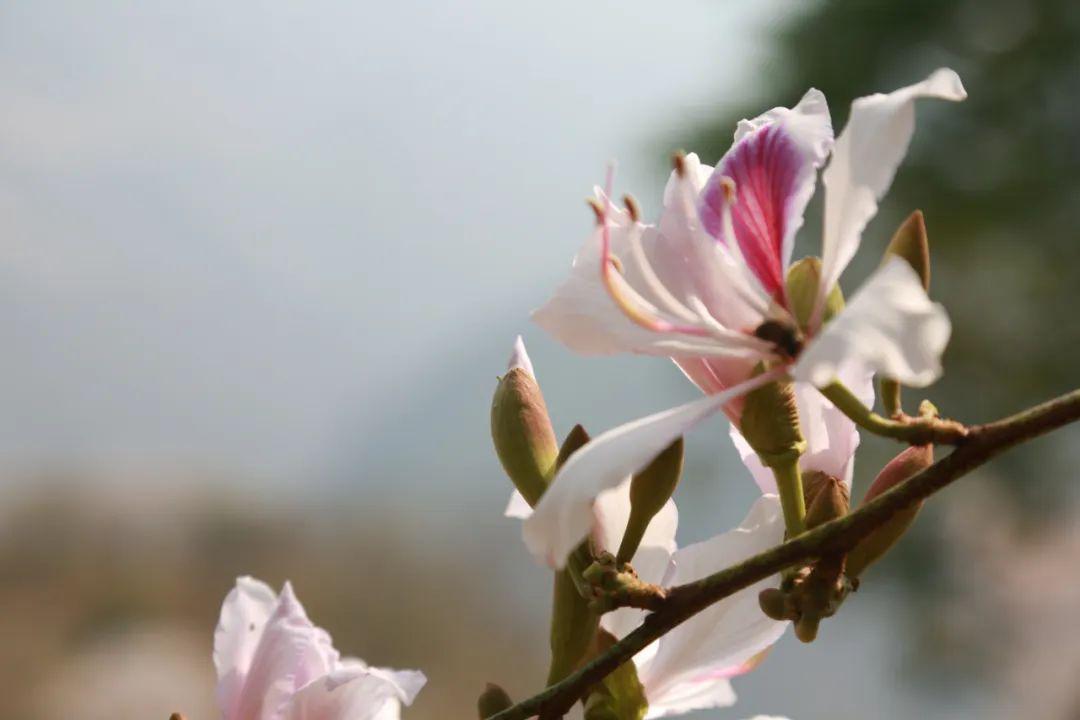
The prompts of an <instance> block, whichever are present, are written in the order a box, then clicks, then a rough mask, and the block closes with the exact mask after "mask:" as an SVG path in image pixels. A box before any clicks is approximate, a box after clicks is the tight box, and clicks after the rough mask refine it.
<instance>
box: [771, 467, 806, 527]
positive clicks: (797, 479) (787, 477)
mask: <svg viewBox="0 0 1080 720" xmlns="http://www.w3.org/2000/svg"><path fill="white" fill-rule="evenodd" d="M770 469H771V470H772V473H773V477H774V478H776V489H777V492H779V494H780V506H781V507H782V508H783V509H784V527H786V528H787V536H788V537H789V538H792V537H795V536H797V535H802V534H803V533H804V532H806V499H805V497H804V496H803V486H802V472H801V471H800V470H799V456H798V455H796V456H795V457H794V458H793V459H792V460H790V461H786V462H779V463H777V464H776V465H774V466H772V467H771V468H770Z"/></svg>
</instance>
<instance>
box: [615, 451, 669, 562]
mask: <svg viewBox="0 0 1080 720" xmlns="http://www.w3.org/2000/svg"><path fill="white" fill-rule="evenodd" d="M682 466H683V439H682V438H679V439H678V440H676V441H675V442H673V443H671V445H668V446H667V448H665V449H664V450H663V451H662V452H661V453H660V454H659V455H657V456H656V457H655V458H654V459H653V461H652V462H651V463H649V464H648V465H647V466H646V467H645V469H644V470H642V471H641V472H639V473H636V474H635V475H634V477H633V479H632V480H631V481H630V518H629V520H627V523H626V532H625V533H623V539H622V543H621V544H620V545H619V552H618V553H617V554H616V559H617V560H618V562H619V563H625V562H630V560H631V559H632V558H633V557H634V553H635V552H637V549H638V546H639V545H641V539H642V538H643V537H645V531H646V530H647V529H648V527H649V523H650V522H651V521H652V519H653V517H655V516H656V513H658V512H660V509H661V508H663V507H664V504H665V503H667V501H668V500H669V499H670V498H671V495H672V494H673V493H674V492H675V486H676V485H678V484H679V477H680V476H681V475H682Z"/></svg>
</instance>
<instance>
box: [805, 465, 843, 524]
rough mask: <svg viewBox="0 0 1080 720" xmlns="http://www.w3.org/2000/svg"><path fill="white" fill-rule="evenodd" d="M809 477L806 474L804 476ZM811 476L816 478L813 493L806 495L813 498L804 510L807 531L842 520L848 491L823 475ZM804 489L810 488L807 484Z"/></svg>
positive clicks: (835, 480)
mask: <svg viewBox="0 0 1080 720" xmlns="http://www.w3.org/2000/svg"><path fill="white" fill-rule="evenodd" d="M810 475H811V473H807V475H806V476H810ZM813 475H814V476H816V477H815V478H814V491H813V494H812V495H811V494H810V493H809V492H808V493H807V496H808V497H812V498H813V499H812V500H811V501H810V502H809V503H808V505H807V508H806V527H807V529H810V528H815V527H817V526H818V525H823V524H824V523H827V522H829V521H830V520H836V519H837V518H842V517H844V516H845V515H847V513H848V490H847V488H846V487H844V483H842V482H840V481H839V480H837V479H836V478H834V477H833V476H832V475H826V474H825V473H820V472H814V473H813ZM806 476H804V477H806ZM805 487H807V488H808V489H809V487H810V486H809V484H807V485H805Z"/></svg>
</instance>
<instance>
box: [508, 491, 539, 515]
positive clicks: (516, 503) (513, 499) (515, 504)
mask: <svg viewBox="0 0 1080 720" xmlns="http://www.w3.org/2000/svg"><path fill="white" fill-rule="evenodd" d="M530 515H532V507H531V506H530V505H529V501H528V500H526V499H525V496H524V495H522V494H521V493H519V492H518V491H517V490H514V491H513V492H512V493H510V502H508V503H507V504H506V510H504V511H503V517H508V518H518V519H519V520H524V519H525V518H527V517H529V516H530Z"/></svg>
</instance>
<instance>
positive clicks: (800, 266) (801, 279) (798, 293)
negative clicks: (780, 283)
mask: <svg viewBox="0 0 1080 720" xmlns="http://www.w3.org/2000/svg"><path fill="white" fill-rule="evenodd" d="M820 283H821V259H820V258H816V257H804V258H802V259H801V260H799V261H798V262H795V263H792V265H791V267H790V268H789V269H788V274H787V292H788V299H789V300H790V301H791V311H792V312H793V313H794V314H795V320H796V321H797V322H798V323H799V327H800V328H802V329H803V330H806V327H807V325H809V323H810V313H812V312H813V311H814V301H815V300H817V291H818V285H819V284H820ZM843 309H844V293H842V292H841V291H840V286H839V285H835V286H833V288H832V290H830V291H829V294H828V296H826V298H825V310H824V314H823V315H822V319H823V321H824V322H828V321H829V320H831V319H832V317H833V316H834V315H836V314H837V313H838V312H840V311H841V310H843Z"/></svg>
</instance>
